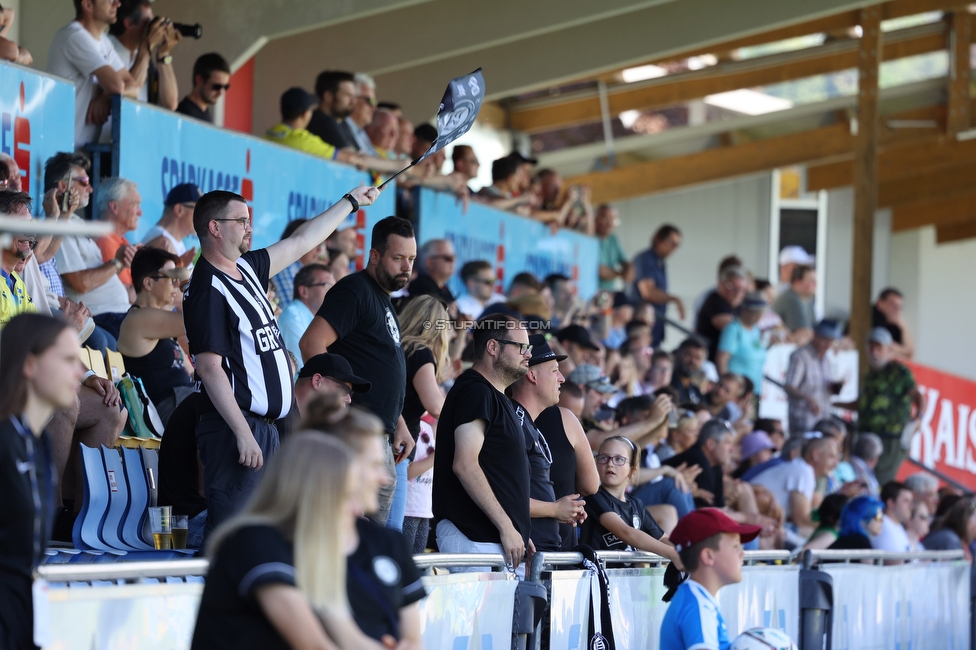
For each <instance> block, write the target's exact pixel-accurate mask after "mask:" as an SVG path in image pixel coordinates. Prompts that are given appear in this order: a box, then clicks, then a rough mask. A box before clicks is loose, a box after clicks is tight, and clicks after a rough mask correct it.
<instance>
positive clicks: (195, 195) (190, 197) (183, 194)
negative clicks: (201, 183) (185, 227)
mask: <svg viewBox="0 0 976 650" xmlns="http://www.w3.org/2000/svg"><path fill="white" fill-rule="evenodd" d="M201 196H203V192H201V191H200V188H199V187H197V186H196V185H194V184H193V183H180V184H179V185H177V186H176V187H174V188H173V189H171V190H170V191H169V194H167V195H166V205H167V206H173V205H176V204H177V203H196V202H197V201H199V200H200V197H201Z"/></svg>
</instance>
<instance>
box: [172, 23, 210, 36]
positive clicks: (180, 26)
mask: <svg viewBox="0 0 976 650" xmlns="http://www.w3.org/2000/svg"><path fill="white" fill-rule="evenodd" d="M173 27H175V28H176V31H178V32H179V33H180V34H183V36H186V37H188V38H200V37H201V36H203V26H202V25H201V24H200V23H197V24H196V25H187V24H186V23H173Z"/></svg>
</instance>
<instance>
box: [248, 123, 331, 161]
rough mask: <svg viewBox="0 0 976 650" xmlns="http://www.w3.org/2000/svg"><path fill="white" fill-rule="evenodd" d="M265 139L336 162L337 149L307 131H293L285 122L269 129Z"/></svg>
mask: <svg viewBox="0 0 976 650" xmlns="http://www.w3.org/2000/svg"><path fill="white" fill-rule="evenodd" d="M264 137H265V139H266V140H271V141H272V142H277V143H278V144H282V145H284V146H286V147H291V148H292V149H298V150H299V151H304V152H305V153H310V154H312V155H313V156H319V157H320V158H327V159H329V160H334V159H335V157H336V148H335V147H333V146H332V145H331V144H329V143H328V142H326V141H325V140H323V139H322V138H320V137H319V136H317V135H315V134H313V133H311V132H309V131H307V130H305V129H293V128H291V127H290V126H288V125H287V124H285V123H284V122H282V123H281V124H276V125H275V126H273V127H271V128H270V129H268V130H267V131H266V132H265V134H264Z"/></svg>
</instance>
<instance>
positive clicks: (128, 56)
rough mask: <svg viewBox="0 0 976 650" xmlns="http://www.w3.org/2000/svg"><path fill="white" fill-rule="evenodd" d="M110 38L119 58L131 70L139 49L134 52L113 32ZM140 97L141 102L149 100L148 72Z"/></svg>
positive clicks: (140, 90)
mask: <svg viewBox="0 0 976 650" xmlns="http://www.w3.org/2000/svg"><path fill="white" fill-rule="evenodd" d="M108 40H109V41H110V42H111V43H112V47H114V48H115V53H116V54H118V55H119V58H120V59H122V61H123V62H125V67H126V69H128V70H131V69H132V66H133V65H135V62H136V56H137V55H138V54H139V52H138V51H136V52H133V51H132V50H130V49H129V48H127V47H126V46H125V44H123V43H122V41H120V40H119V39H117V38H115V37H114V36H112V35H111V34H109V36H108ZM151 66H152V64H150V67H151ZM138 99H139V101H140V102H148V101H149V75H148V74H147V75H146V81H144V82H143V84H142V88H140V89H139V97H138Z"/></svg>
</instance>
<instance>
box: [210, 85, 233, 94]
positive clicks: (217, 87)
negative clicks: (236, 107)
mask: <svg viewBox="0 0 976 650" xmlns="http://www.w3.org/2000/svg"><path fill="white" fill-rule="evenodd" d="M210 88H212V89H213V90H214V92H220V91H221V90H230V84H210Z"/></svg>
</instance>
